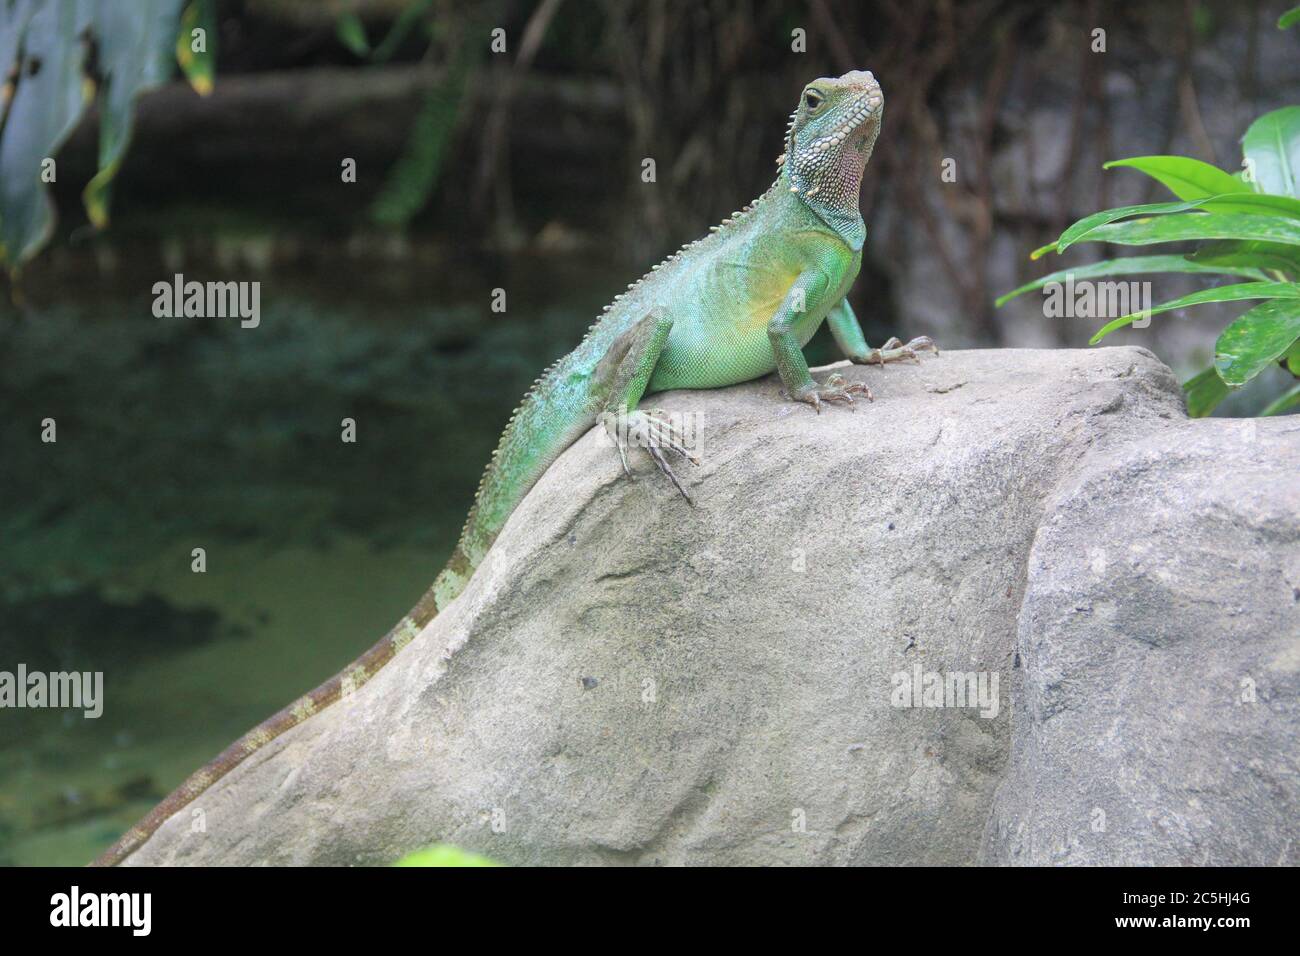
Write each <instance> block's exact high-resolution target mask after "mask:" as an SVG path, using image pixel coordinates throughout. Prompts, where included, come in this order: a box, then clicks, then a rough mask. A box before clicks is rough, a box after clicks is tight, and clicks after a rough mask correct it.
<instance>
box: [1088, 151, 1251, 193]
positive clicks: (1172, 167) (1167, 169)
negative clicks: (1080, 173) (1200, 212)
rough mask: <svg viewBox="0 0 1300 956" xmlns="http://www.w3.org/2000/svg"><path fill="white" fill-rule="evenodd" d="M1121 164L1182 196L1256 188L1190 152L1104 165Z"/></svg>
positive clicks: (1110, 167)
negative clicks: (1181, 154)
mask: <svg viewBox="0 0 1300 956" xmlns="http://www.w3.org/2000/svg"><path fill="white" fill-rule="evenodd" d="M1117 166H1122V167H1128V168H1130V169H1137V170H1140V171H1141V172H1144V173H1146V174H1147V175H1148V176H1150V177H1151V178H1152V179H1155V180H1158V181H1159V182H1160V183H1162V184H1163V185H1164V186H1165V187H1167V188H1168V189H1169V191H1170V192H1171V193H1173V194H1174V195H1175V196H1177V197H1178V198H1179V199H1204V198H1206V197H1207V196H1220V195H1223V194H1224V193H1248V192H1252V190H1251V188H1250V186H1248V185H1247V184H1246V183H1243V182H1242V181H1241V180H1239V179H1238V178H1237V177H1235V176H1233V175H1231V174H1229V173H1225V172H1224V171H1223V170H1221V169H1219V167H1217V166H1211V165H1210V164H1209V163H1203V162H1201V161H1200V160H1199V159H1192V158H1191V157H1188V156H1134V157H1133V158H1132V159H1116V160H1114V161H1112V162H1109V163H1105V164H1103V165H1102V169H1112V168H1114V167H1117Z"/></svg>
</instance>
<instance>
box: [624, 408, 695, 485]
mask: <svg viewBox="0 0 1300 956" xmlns="http://www.w3.org/2000/svg"><path fill="white" fill-rule="evenodd" d="M604 426H605V433H606V434H607V435H609V437H610V439H611V440H613V442H614V445H615V446H616V447H617V448H618V457H619V459H620V460H621V461H622V462H623V471H625V472H626V473H627V475H628V477H629V478H631V477H633V475H632V469H631V468H629V467H628V463H627V449H628V448H629V447H630V446H632V445H639V446H640V447H642V448H644V449H645V450H646V451H647V452H648V453H649V455H650V458H651V460H652V461H654V463H655V464H656V465H657V466H658V468H659V470H660V471H662V472H663V473H664V474H665V475H666V476H667V477H668V480H669V481H671V482H672V483H673V487H675V488H676V489H677V490H678V491H679V492H681V495H682V497H683V498H685V499H686V500H687V502H689V503H690V504H695V502H694V501H693V500H692V499H691V496H690V495H689V494H687V492H686V489H685V488H684V487H683V486H682V483H681V481H680V480H679V479H678V477H677V474H676V472H674V471H673V469H672V466H671V465H670V464H669V463H668V455H666V454H665V453H664V452H665V451H667V452H669V453H671V454H673V455H677V456H680V457H682V458H685V459H686V460H687V461H689V462H690V463H691V464H693V465H698V464H699V463H700V459H699V456H698V455H696V454H695V453H694V452H693V451H691V449H690V440H689V439H688V438H687V436H686V435H685V434H684V433H683V431H682V429H681V428H680V427H678V426H677V424H676V423H674V422H672V421H671V420H669V419H668V418H665V417H663V414H662V413H661V412H659V411H657V410H656V411H654V412H643V411H639V410H638V411H635V412H628V413H627V414H626V415H614V414H607V415H605V416H604Z"/></svg>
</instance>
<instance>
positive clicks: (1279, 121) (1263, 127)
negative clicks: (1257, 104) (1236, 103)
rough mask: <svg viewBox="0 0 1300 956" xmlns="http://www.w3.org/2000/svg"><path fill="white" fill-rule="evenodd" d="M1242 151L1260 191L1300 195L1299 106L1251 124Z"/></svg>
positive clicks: (1272, 113) (1266, 114)
mask: <svg viewBox="0 0 1300 956" xmlns="http://www.w3.org/2000/svg"><path fill="white" fill-rule="evenodd" d="M1241 148H1242V152H1244V153H1245V155H1246V159H1248V160H1250V161H1251V163H1252V164H1253V165H1254V167H1255V184H1256V185H1257V186H1258V187H1259V188H1260V190H1261V191H1263V192H1266V193H1275V194H1277V195H1280V196H1293V197H1296V198H1300V106H1284V107H1282V109H1280V110H1274V111H1273V112H1271V113H1265V114H1264V115H1263V116H1261V117H1260V118H1259V119H1257V120H1255V122H1253V123H1251V124H1250V128H1249V129H1248V130H1246V135H1245V136H1244V137H1242V140H1241Z"/></svg>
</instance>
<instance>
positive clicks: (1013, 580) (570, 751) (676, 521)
mask: <svg viewBox="0 0 1300 956" xmlns="http://www.w3.org/2000/svg"><path fill="white" fill-rule="evenodd" d="M845 374H846V377H848V378H850V379H858V380H862V381H867V382H869V383H870V384H871V386H872V388H873V390H874V391H875V393H876V401H875V403H874V404H872V405H869V406H867V405H859V407H858V410H857V411H856V413H850V412H849V411H847V410H845V409H843V408H830V409H827V410H825V411H824V412H823V413H822V414H821V415H820V416H819V415H814V414H813V413H812V411H811V409H809V408H807V407H806V406H796V405H793V404H790V403H788V402H785V401H784V400H783V399H782V397H781V396H780V394H779V385H778V383H777V381H776V379H775V378H767V379H764V380H761V381H759V382H755V383H750V384H748V385H744V386H740V387H736V388H732V389H727V390H722V391H714V392H694V393H686V392H682V393H674V394H671V395H666V396H658V397H656V398H655V399H653V400H652V401H651V402H650V405H652V406H658V407H662V408H664V409H665V410H669V411H675V412H693V413H697V414H700V415H702V416H703V437H704V442H705V444H704V448H703V464H702V465H701V466H700V467H699V468H698V469H695V470H692V471H690V472H689V474H688V480H689V483H690V488H691V491H692V494H693V496H694V498H695V502H696V506H695V507H694V508H692V507H690V506H689V505H687V504H686V503H685V502H684V501H683V500H682V499H681V498H680V497H678V496H677V495H676V493H675V492H674V491H673V490H672V488H671V486H669V485H668V483H667V482H666V481H663V480H661V479H660V477H659V476H658V475H657V474H656V473H654V472H653V469H652V466H651V465H650V464H649V463H648V461H647V460H646V459H645V456H644V455H638V456H637V459H636V461H635V463H634V470H635V472H636V475H637V480H636V481H627V480H626V479H624V478H623V477H622V474H621V469H620V466H619V464H618V456H617V455H616V454H615V452H614V451H613V449H612V448H610V447H609V446H608V445H607V444H606V442H605V440H604V438H603V435H602V434H600V433H599V432H597V431H595V430H593V432H591V433H589V434H588V435H586V436H585V437H584V438H582V439H581V440H580V441H579V442H578V443H577V444H576V445H575V446H574V447H573V448H571V449H570V450H569V451H568V452H566V453H565V454H564V455H563V456H562V457H561V458H560V460H559V461H558V462H557V463H556V464H555V465H554V466H553V467H552V468H551V469H550V471H549V472H548V473H547V475H546V476H545V478H544V479H543V480H542V482H541V483H539V485H538V486H537V487H536V488H535V489H534V490H533V491H532V492H531V493H530V494H529V496H528V498H527V499H526V500H525V501H524V503H523V505H522V506H521V507H520V508H519V510H518V511H517V512H516V514H515V515H514V516H513V518H512V519H511V521H510V523H509V525H508V526H507V528H506V529H505V531H504V532H503V534H502V536H501V538H500V539H499V540H498V542H497V544H496V546H495V547H494V549H493V551H492V553H491V555H490V556H489V557H488V559H487V561H486V562H485V564H484V566H483V567H482V568H481V569H480V571H479V572H478V574H477V575H476V576H475V578H474V580H473V581H472V582H471V584H470V586H469V588H468V589H467V590H466V591H465V593H464V594H463V595H461V597H460V598H459V599H458V600H457V601H456V603H455V604H454V605H452V607H450V608H448V609H447V611H445V612H444V613H443V614H442V615H441V616H440V617H438V618H437V619H436V620H435V621H433V622H432V623H431V624H430V625H429V627H427V628H426V629H425V630H424V632H423V633H422V634H421V635H420V636H419V637H418V638H416V640H415V641H414V642H413V643H412V644H411V645H410V646H408V647H407V648H406V649H405V650H403V651H402V653H401V654H400V655H399V656H398V657H397V658H396V659H395V660H394V661H393V663H391V664H390V665H389V666H388V667H386V668H385V669H384V670H383V671H382V672H381V673H380V674H379V675H378V676H377V677H376V678H375V679H374V680H372V681H371V682H370V683H369V684H367V685H365V686H364V687H362V688H360V689H359V690H358V691H356V692H355V693H354V694H352V695H351V696H350V697H348V698H347V699H345V700H344V701H342V702H341V703H340V704H338V705H335V706H334V707H331V708H328V709H327V710H325V711H323V712H322V713H320V714H318V715H316V716H315V717H313V718H312V719H310V720H308V721H307V722H305V723H304V724H303V725H301V726H299V727H298V728H296V729H294V730H293V731H291V732H289V733H288V734H286V735H285V736H284V737H282V738H280V739H278V740H276V741H275V742H273V743H272V744H271V745H269V746H268V747H266V748H265V749H264V750H263V751H261V752H260V753H259V754H257V755H256V756H255V757H254V758H253V759H251V760H250V761H248V762H247V763H245V764H244V765H242V766H240V767H239V768H237V769H236V770H235V771H233V772H232V773H231V774H230V775H229V776H227V777H226V778H225V779H223V780H222V781H220V782H219V783H218V784H216V785H215V786H214V787H213V788H212V789H211V790H210V791H209V792H208V793H207V794H206V795H205V796H204V797H203V798H201V800H200V801H199V802H198V803H197V804H196V805H195V806H194V807H191V808H187V809H186V810H184V811H182V812H181V813H179V814H177V815H176V816H175V817H173V818H172V819H171V820H169V821H168V822H167V823H166V824H165V825H164V826H163V827H162V828H161V829H160V830H159V832H158V833H157V834H156V835H155V836H154V837H153V838H152V839H151V840H150V841H149V842H147V843H146V844H145V845H144V846H143V847H142V848H141V849H140V850H139V851H138V852H137V853H135V854H134V855H133V856H132V857H131V858H130V859H129V860H128V862H129V863H134V864H178V863H179V864H183V863H222V864H235V865H240V864H250V863H272V864H291V863H292V864H311V863H315V864H350V863H385V862H389V861H391V860H393V859H395V858H397V857H398V856H400V855H402V854H403V853H405V852H407V851H410V850H412V849H416V848H419V847H422V846H425V845H427V844H430V843H433V842H438V841H445V842H450V843H454V844H457V845H459V846H462V847H464V848H467V849H471V850H476V851H480V852H484V853H487V854H489V855H491V856H493V857H495V858H496V859H499V860H501V861H503V862H507V863H515V864H526V863H536V864H563V863H592V864H599V863H617V864H637V863H639V864H654V863H662V864H683V863H708V864H818V863H829V864H846V863H861V864H870V863H878V864H901V863H918V864H971V863H977V862H984V861H987V862H997V863H1004V862H1005V863H1040V862H1057V861H1065V862H1089V863H1099V862H1197V863H1202V862H1205V863H1245V862H1261V863H1271V862H1278V861H1286V862H1296V858H1297V853H1298V852H1300V851H1298V850H1297V842H1300V841H1297V839H1296V837H1297V829H1298V825H1297V818H1300V814H1297V812H1296V811H1297V803H1298V801H1297V794H1298V790H1300V788H1298V787H1297V778H1296V748H1295V746H1294V740H1295V732H1296V721H1295V709H1294V708H1295V705H1294V701H1295V691H1296V683H1297V680H1296V672H1297V667H1298V666H1300V626H1298V624H1297V613H1298V609H1300V603H1297V595H1300V518H1298V517H1297V516H1298V515H1300V507H1297V504H1298V500H1297V495H1298V494H1300V490H1298V489H1297V487H1296V484H1297V483H1296V481H1295V477H1296V474H1297V464H1300V422H1297V421H1296V420H1295V419H1291V420H1287V419H1277V420H1269V421H1259V422H1255V423H1231V422H1189V421H1187V420H1186V418H1185V416H1184V413H1183V410H1182V401H1181V395H1180V391H1179V388H1178V384H1177V382H1176V381H1175V380H1174V378H1173V376H1172V375H1171V373H1170V372H1169V370H1168V369H1166V368H1165V367H1164V366H1163V365H1162V364H1161V363H1160V362H1158V361H1157V360H1156V359H1155V358H1154V357H1153V356H1152V355H1151V354H1150V353H1148V352H1146V351H1145V350H1142V349H1131V348H1116V349H1098V350H1091V351H1030V350H1006V351H982V352H981V351H972V352H953V353H945V354H944V355H942V356H941V357H938V358H929V357H927V358H925V359H924V360H923V361H922V363H921V364H919V365H908V366H890V367H887V368H884V369H879V368H866V369H864V368H852V369H846V370H845ZM1246 429H1249V433H1247V431H1246ZM686 467H689V466H686ZM305 652H309V648H305ZM931 673H937V674H939V675H942V676H952V675H955V676H957V677H961V675H970V677H971V678H973V679H974V680H975V681H976V682H977V683H976V684H975V685H973V686H982V687H983V689H984V691H985V693H986V696H985V698H984V700H983V702H982V706H962V705H963V704H966V705H970V704H975V703H976V701H975V700H974V699H972V700H967V701H962V700H960V699H950V700H949V701H948V703H951V704H954V705H955V706H944V707H932V706H919V707H916V706H914V707H903V706H896V704H898V703H900V696H901V694H902V692H903V690H904V689H905V688H906V686H907V685H906V684H905V682H904V679H903V675H907V677H908V678H909V679H910V678H911V677H912V676H913V675H926V674H931ZM1247 677H1249V678H1250V680H1251V681H1253V685H1250V686H1253V689H1254V697H1255V700H1254V702H1253V703H1241V702H1240V701H1241V699H1242V695H1243V693H1246V692H1247V686H1246V685H1245V684H1243V680H1244V679H1245V678H1247ZM924 680H925V678H924V676H922V681H923V682H924ZM994 681H997V683H996V684H994V683H993V682H994ZM965 686H966V685H965V684H963V685H962V689H963V690H964V689H965ZM953 689H955V686H954V688H953ZM1248 696H1249V695H1248ZM925 699H926V698H922V701H923V702H924V700H925ZM1098 808H1100V810H1101V811H1102V812H1103V813H1104V821H1103V823H1104V829H1102V830H1096V829H1095V826H1096V824H1095V822H1094V821H1095V820H1096V819H1097V816H1096V811H1097V809H1098ZM195 810H201V811H202V819H203V821H204V824H205V826H204V827H202V828H198V827H195V826H193V825H192V822H193V820H194V819H197V817H196V816H195V814H194V811H195ZM195 830H198V831H199V832H194V831H195Z"/></svg>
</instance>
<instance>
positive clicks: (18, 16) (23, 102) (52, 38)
mask: <svg viewBox="0 0 1300 956" xmlns="http://www.w3.org/2000/svg"><path fill="white" fill-rule="evenodd" d="M89 19H90V15H89V13H88V11H87V10H85V9H82V8H81V7H79V6H77V5H76V4H69V3H38V2H28V3H18V4H15V5H10V4H7V3H0V52H4V53H5V55H6V56H7V57H8V58H10V62H9V63H8V64H5V65H4V68H5V75H6V76H7V75H8V73H9V69H10V67H12V66H13V65H14V61H15V60H16V57H17V51H18V50H19V49H22V50H23V52H24V57H25V58H24V60H23V62H22V63H21V64H19V69H18V74H19V76H18V81H17V85H16V86H15V88H14V92H13V97H12V99H11V100H10V102H9V108H8V112H7V113H6V114H5V123H4V129H3V131H2V132H0V253H3V259H4V261H5V263H7V264H8V266H9V268H10V269H11V270H12V271H15V272H16V271H17V270H18V268H19V267H21V266H22V264H23V263H25V262H26V261H27V260H28V259H30V258H31V257H32V256H34V255H35V254H36V252H37V250H39V249H40V247H41V246H43V245H44V244H45V243H46V242H47V241H48V240H49V237H50V234H51V233H52V232H53V230H54V204H53V203H52V202H51V201H50V199H49V197H48V196H47V195H46V192H45V186H44V184H43V182H42V179H41V176H42V173H43V172H44V171H45V169H46V168H48V163H47V161H52V160H53V158H54V155H55V153H57V152H58V150H59V147H60V146H61V145H62V144H63V141H64V140H66V139H67V137H68V134H70V133H71V132H72V130H73V127H75V126H76V124H77V120H78V119H79V118H80V116H81V114H82V111H83V110H84V109H85V106H86V98H87V91H86V87H85V85H84V79H85V78H84V73H83V67H84V63H83V61H84V55H85V51H84V47H83V45H82V44H81V42H80V41H79V40H78V39H77V38H78V37H79V36H80V35H81V33H82V31H83V30H85V29H86V27H87V25H88V23H89ZM0 82H4V78H3V77H0ZM55 169H56V170H57V167H55Z"/></svg>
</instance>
